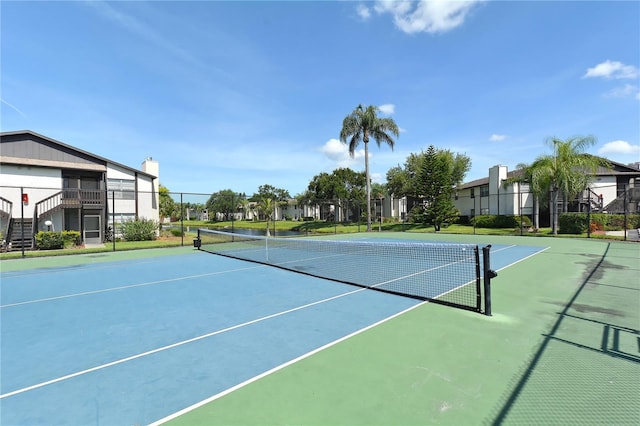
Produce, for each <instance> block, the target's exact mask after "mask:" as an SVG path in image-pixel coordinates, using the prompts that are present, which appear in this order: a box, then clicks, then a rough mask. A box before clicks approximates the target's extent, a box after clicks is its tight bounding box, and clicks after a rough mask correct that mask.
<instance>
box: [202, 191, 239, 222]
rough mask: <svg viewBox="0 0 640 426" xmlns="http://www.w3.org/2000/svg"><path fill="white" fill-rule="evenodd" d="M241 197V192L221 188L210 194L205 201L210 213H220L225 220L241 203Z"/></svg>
mask: <svg viewBox="0 0 640 426" xmlns="http://www.w3.org/2000/svg"><path fill="white" fill-rule="evenodd" d="M243 198H244V197H243V194H239V193H237V192H234V191H232V190H231V189H223V190H222V191H218V192H214V193H213V194H211V197H209V200H208V201H207V209H208V210H209V211H210V212H212V213H222V214H224V218H225V220H229V219H230V217H231V215H232V214H233V213H235V212H236V211H237V210H238V208H239V207H240V206H241V205H242V204H241V200H242V199H243Z"/></svg>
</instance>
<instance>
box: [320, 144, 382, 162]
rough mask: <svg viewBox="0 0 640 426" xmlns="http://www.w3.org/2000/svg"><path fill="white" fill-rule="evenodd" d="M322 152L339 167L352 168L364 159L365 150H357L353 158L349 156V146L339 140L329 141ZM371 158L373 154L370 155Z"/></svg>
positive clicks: (321, 149) (323, 146)
mask: <svg viewBox="0 0 640 426" xmlns="http://www.w3.org/2000/svg"><path fill="white" fill-rule="evenodd" d="M320 152H322V153H323V154H324V155H325V156H326V157H327V158H328V159H329V160H331V161H332V162H334V163H336V166H337V167H352V166H353V165H354V164H356V163H359V162H360V160H361V159H362V158H364V149H359V150H358V149H357V150H356V151H355V152H354V155H353V158H351V156H350V155H349V146H348V145H347V144H344V143H342V142H340V141H339V140H338V139H329V140H328V141H327V142H326V143H325V144H324V145H322V148H320ZM369 156H371V154H369Z"/></svg>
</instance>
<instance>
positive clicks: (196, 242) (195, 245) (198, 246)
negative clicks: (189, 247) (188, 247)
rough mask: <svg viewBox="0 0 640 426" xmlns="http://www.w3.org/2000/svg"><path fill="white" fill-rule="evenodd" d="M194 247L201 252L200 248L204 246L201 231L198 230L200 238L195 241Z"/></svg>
mask: <svg viewBox="0 0 640 426" xmlns="http://www.w3.org/2000/svg"><path fill="white" fill-rule="evenodd" d="M193 246H194V247H195V248H197V249H198V250H200V247H201V246H202V240H201V239H200V229H198V236H197V237H196V238H194V239H193Z"/></svg>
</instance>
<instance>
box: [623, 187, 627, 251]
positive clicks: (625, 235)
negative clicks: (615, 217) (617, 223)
mask: <svg viewBox="0 0 640 426" xmlns="http://www.w3.org/2000/svg"><path fill="white" fill-rule="evenodd" d="M623 189H624V197H623V203H624V205H623V206H622V208H623V210H624V240H625V241H627V184H626V183H625V184H624V186H623Z"/></svg>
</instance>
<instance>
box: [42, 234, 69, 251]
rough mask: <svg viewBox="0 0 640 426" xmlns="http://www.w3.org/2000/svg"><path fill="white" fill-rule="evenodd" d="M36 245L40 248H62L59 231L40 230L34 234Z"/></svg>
mask: <svg viewBox="0 0 640 426" xmlns="http://www.w3.org/2000/svg"><path fill="white" fill-rule="evenodd" d="M36 247H38V248H39V249H40V250H55V249H61V248H64V239H63V238H62V233H61V232H53V231H40V232H38V233H37V234H36Z"/></svg>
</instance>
